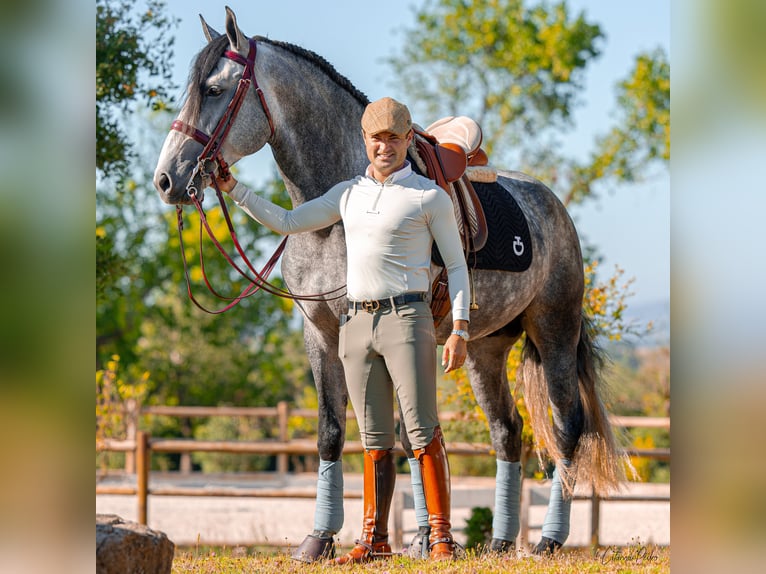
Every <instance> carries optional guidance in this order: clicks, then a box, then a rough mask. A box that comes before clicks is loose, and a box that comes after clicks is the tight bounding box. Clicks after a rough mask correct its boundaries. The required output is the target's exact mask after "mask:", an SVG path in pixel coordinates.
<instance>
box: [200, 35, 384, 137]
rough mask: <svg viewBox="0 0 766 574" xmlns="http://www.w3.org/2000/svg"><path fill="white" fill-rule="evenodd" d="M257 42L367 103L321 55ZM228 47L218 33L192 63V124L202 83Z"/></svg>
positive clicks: (258, 38)
mask: <svg viewBox="0 0 766 574" xmlns="http://www.w3.org/2000/svg"><path fill="white" fill-rule="evenodd" d="M254 40H255V41H256V42H261V43H265V44H271V45H272V46H276V47H278V48H281V49H283V50H286V51H288V52H290V53H291V54H295V55H296V56H299V57H301V58H303V59H305V60H307V61H309V62H311V63H312V64H314V65H315V66H316V67H317V68H319V69H320V70H321V71H322V72H324V74H325V75H327V76H328V77H329V78H330V79H331V80H332V81H333V82H335V83H336V84H338V85H339V86H340V87H341V88H343V89H344V90H346V91H347V92H348V93H349V94H351V95H352V96H353V97H354V98H355V99H357V100H358V101H359V103H361V104H362V105H365V106H366V105H367V104H368V103H369V102H370V100H369V99H368V98H367V96H366V95H364V94H363V93H362V92H361V91H360V90H358V89H357V88H356V87H355V86H354V84H352V83H351V81H350V80H349V79H348V78H346V77H345V76H343V75H342V74H339V73H338V71H337V70H336V69H335V67H334V66H333V65H332V64H330V63H329V62H328V61H327V60H325V59H324V58H323V57H322V56H320V55H318V54H316V53H315V52H312V51H310V50H307V49H305V48H301V47H300V46H296V45H295V44H290V43H288V42H281V41H279V40H271V39H269V38H265V37H263V36H255V37H254ZM228 45H229V39H228V37H227V36H226V35H225V34H221V35H220V36H218V37H217V38H215V39H214V40H213V41H212V42H208V43H207V44H206V45H205V47H204V48H202V50H200V52H199V54H198V55H197V58H196V59H195V60H194V64H193V65H192V69H191V72H190V73H189V82H188V84H189V91H188V93H187V105H188V110H189V114H190V121H191V123H195V122H196V121H197V120H198V119H199V114H200V110H201V109H202V100H203V97H204V88H205V80H206V79H207V77H208V76H209V75H210V74H211V72H212V71H213V69H214V68H215V66H216V65H217V64H218V60H220V58H221V56H223V53H224V52H225V51H226V49H227V47H228Z"/></svg>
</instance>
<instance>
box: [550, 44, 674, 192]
mask: <svg viewBox="0 0 766 574" xmlns="http://www.w3.org/2000/svg"><path fill="white" fill-rule="evenodd" d="M617 101H618V104H619V108H618V109H619V114H620V118H619V121H618V123H617V125H615V126H614V127H613V128H612V130H611V131H610V132H609V133H608V134H607V135H605V136H600V137H599V138H597V141H596V149H595V151H594V152H593V153H592V154H591V158H590V162H589V163H587V164H585V165H580V166H578V165H575V166H574V167H573V169H572V177H571V184H570V187H569V192H568V193H567V196H566V198H565V200H564V202H565V203H566V204H568V203H570V202H573V203H578V202H581V201H582V200H584V199H585V198H586V197H591V196H593V195H594V192H593V183H594V182H596V181H603V180H605V179H608V178H611V179H613V180H616V181H623V182H633V181H636V180H639V179H641V177H642V174H643V173H645V172H646V171H647V169H648V168H649V167H650V166H651V164H652V163H655V162H659V163H661V164H665V165H667V164H668V162H669V161H670V63H669V62H668V60H667V55H666V54H665V51H664V50H663V49H662V48H657V49H656V50H654V51H653V52H651V53H648V52H645V53H642V54H639V55H638V56H637V57H636V59H635V62H634V67H633V69H632V70H631V71H630V73H629V74H628V76H627V78H626V79H624V80H622V81H621V82H620V83H619V84H618V86H617Z"/></svg>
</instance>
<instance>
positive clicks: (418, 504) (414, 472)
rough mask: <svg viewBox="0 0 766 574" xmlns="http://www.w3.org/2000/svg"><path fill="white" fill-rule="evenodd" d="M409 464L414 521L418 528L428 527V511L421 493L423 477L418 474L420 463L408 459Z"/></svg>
mask: <svg viewBox="0 0 766 574" xmlns="http://www.w3.org/2000/svg"><path fill="white" fill-rule="evenodd" d="M407 461H408V462H409V463H410V478H411V479H412V498H413V500H414V504H415V519H416V520H417V522H418V526H426V527H427V526H428V510H427V509H426V495H425V493H424V492H423V477H422V476H421V474H420V463H419V462H418V459H416V458H408V459H407Z"/></svg>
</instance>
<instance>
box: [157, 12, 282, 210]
mask: <svg viewBox="0 0 766 574" xmlns="http://www.w3.org/2000/svg"><path fill="white" fill-rule="evenodd" d="M200 19H201V20H202V29H203V32H204V34H205V37H206V38H207V40H208V43H207V45H206V46H205V47H204V48H203V49H202V50H201V51H200V53H199V54H198V55H197V58H196V60H195V62H194V65H193V67H192V71H191V74H190V75H189V84H188V86H187V93H186V98H185V100H184V104H183V106H182V108H181V112H180V113H179V114H178V118H177V119H176V121H175V122H173V126H172V128H171V131H170V133H169V134H168V136H167V138H166V139H165V143H164V144H163V146H162V151H161V152H160V157H159V160H158V162H157V168H156V169H155V172H154V187H155V188H157V191H158V192H159V194H160V197H161V198H162V200H163V201H165V202H166V203H169V204H179V203H190V202H191V198H190V193H191V194H195V195H197V197H198V198H199V199H202V190H203V189H204V188H205V187H207V186H208V185H210V183H211V178H210V174H211V173H212V172H213V170H214V169H220V168H221V167H223V169H226V165H227V164H228V165H231V164H233V163H235V162H236V161H238V160H240V159H241V158H242V157H244V156H246V155H250V154H253V153H255V152H256V151H258V150H259V149H260V148H262V147H263V146H264V145H265V144H266V143H267V142H268V141H269V139H270V138H271V137H272V135H273V127H272V124H271V118H270V115H269V111H268V107H267V106H266V101H265V99H264V97H263V94H262V92H260V89H259V88H258V84H257V79H256V74H255V49H256V48H255V41H254V40H250V39H249V38H248V37H247V36H245V35H244V34H243V33H242V31H241V30H240V29H239V27H238V26H237V20H236V18H235V16H234V13H233V12H232V11H231V9H229V8H228V7H227V8H226V34H225V35H221V34H219V33H218V32H216V31H215V30H213V29H212V28H211V27H210V26H208V25H207V23H206V22H205V20H204V19H202V16H200Z"/></svg>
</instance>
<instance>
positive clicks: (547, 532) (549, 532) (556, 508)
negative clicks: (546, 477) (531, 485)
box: [543, 459, 572, 544]
mask: <svg viewBox="0 0 766 574" xmlns="http://www.w3.org/2000/svg"><path fill="white" fill-rule="evenodd" d="M561 463H562V464H563V465H564V466H569V464H570V462H569V461H568V460H566V459H562V461H561ZM571 510H572V498H571V497H568V496H567V497H565V496H564V489H563V487H562V485H561V476H560V474H559V469H558V467H556V470H554V471H553V482H552V484H551V498H550V502H548V512H546V514H545V520H543V536H544V537H546V538H550V539H552V540H555V541H556V542H558V543H559V544H564V542H566V539H567V537H568V536H569V518H570V512H571Z"/></svg>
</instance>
